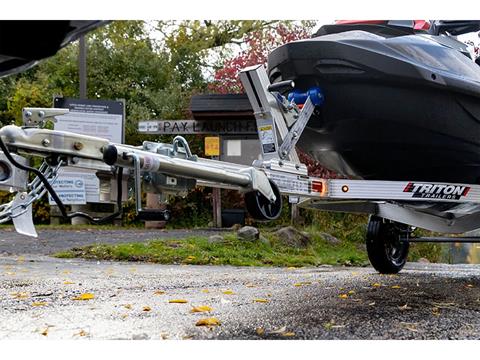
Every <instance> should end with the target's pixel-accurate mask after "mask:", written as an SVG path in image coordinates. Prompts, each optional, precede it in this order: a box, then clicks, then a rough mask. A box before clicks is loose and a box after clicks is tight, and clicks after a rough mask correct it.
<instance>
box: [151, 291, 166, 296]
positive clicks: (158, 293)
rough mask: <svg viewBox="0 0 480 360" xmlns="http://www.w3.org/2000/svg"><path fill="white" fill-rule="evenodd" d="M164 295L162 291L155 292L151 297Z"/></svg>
mask: <svg viewBox="0 0 480 360" xmlns="http://www.w3.org/2000/svg"><path fill="white" fill-rule="evenodd" d="M163 294H165V291H162V290H157V291H155V292H154V293H153V295H163Z"/></svg>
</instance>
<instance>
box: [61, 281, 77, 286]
mask: <svg viewBox="0 0 480 360" xmlns="http://www.w3.org/2000/svg"><path fill="white" fill-rule="evenodd" d="M63 283H64V284H65V285H72V284H74V282H72V281H64V282H63Z"/></svg>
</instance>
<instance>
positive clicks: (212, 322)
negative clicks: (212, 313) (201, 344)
mask: <svg viewBox="0 0 480 360" xmlns="http://www.w3.org/2000/svg"><path fill="white" fill-rule="evenodd" d="M195 325H196V326H217V325H220V321H219V320H218V319H217V318H205V319H200V320H198V321H197V322H196V324H195Z"/></svg>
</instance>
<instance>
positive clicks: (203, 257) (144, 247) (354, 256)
mask: <svg viewBox="0 0 480 360" xmlns="http://www.w3.org/2000/svg"><path fill="white" fill-rule="evenodd" d="M263 235H264V236H265V237H266V238H268V240H269V241H270V244H266V243H262V242H260V241H257V242H242V241H239V240H237V239H236V236H235V234H232V233H229V234H225V235H224V238H225V241H224V243H209V242H208V239H207V238H206V237H188V238H185V239H182V240H162V241H160V240H159V241H150V242H147V243H132V244H118V245H104V244H99V245H89V246H85V247H82V248H74V249H71V250H69V251H65V252H61V253H57V254H55V256H56V257H60V258H74V257H81V258H85V259H95V260H119V261H146V262H153V263H160V264H194V265H207V264H208V265H235V266H295V267H299V266H318V265H322V264H329V265H357V266H358V265H366V264H367V255H366V254H365V252H364V251H362V250H361V249H359V248H358V246H355V244H353V243H351V242H348V241H345V242H342V243H341V244H339V245H331V244H329V243H327V242H326V241H325V240H323V239H322V238H321V237H320V236H319V235H315V234H312V243H311V245H310V246H308V247H307V248H303V249H298V248H292V247H288V246H285V245H283V244H281V243H280V242H279V241H278V239H276V238H275V236H274V235H273V234H271V233H263Z"/></svg>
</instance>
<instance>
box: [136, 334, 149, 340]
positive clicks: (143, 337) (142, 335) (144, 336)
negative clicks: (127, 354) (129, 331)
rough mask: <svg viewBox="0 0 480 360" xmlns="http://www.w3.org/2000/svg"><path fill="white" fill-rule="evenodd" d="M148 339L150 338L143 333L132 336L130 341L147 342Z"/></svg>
mask: <svg viewBox="0 0 480 360" xmlns="http://www.w3.org/2000/svg"><path fill="white" fill-rule="evenodd" d="M148 339H150V336H148V334H145V333H141V334H133V336H132V340H148Z"/></svg>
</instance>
